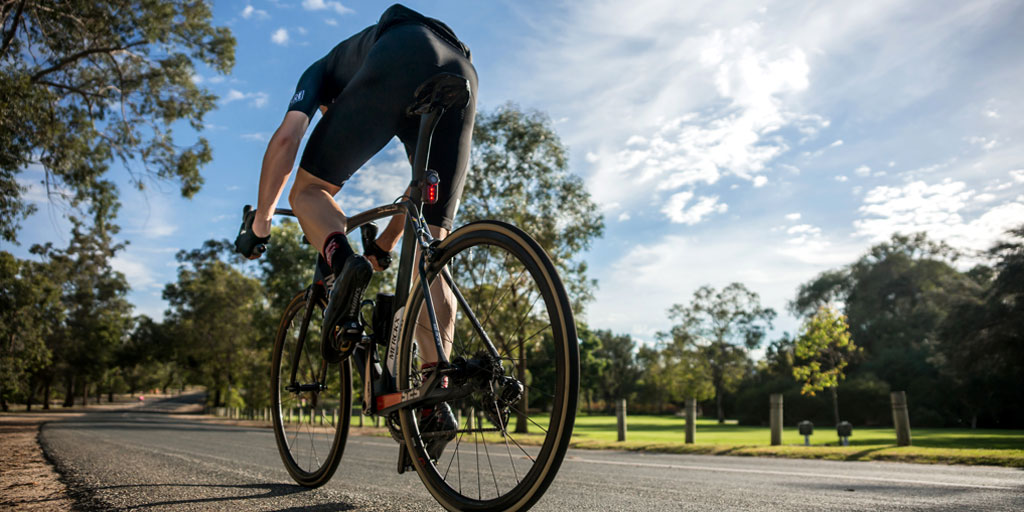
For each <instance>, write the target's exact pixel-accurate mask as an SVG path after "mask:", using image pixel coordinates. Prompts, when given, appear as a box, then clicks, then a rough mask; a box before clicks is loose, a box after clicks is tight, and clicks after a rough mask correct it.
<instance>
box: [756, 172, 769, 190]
mask: <svg viewBox="0 0 1024 512" xmlns="http://www.w3.org/2000/svg"><path fill="white" fill-rule="evenodd" d="M767 184H768V178H767V177H765V176H760V175H759V176H754V188H761V187H763V186H765V185H767Z"/></svg>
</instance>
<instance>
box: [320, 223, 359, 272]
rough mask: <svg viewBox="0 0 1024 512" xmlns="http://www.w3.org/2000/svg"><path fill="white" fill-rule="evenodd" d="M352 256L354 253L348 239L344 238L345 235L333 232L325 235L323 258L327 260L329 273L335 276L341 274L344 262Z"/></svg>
mask: <svg viewBox="0 0 1024 512" xmlns="http://www.w3.org/2000/svg"><path fill="white" fill-rule="evenodd" d="M353 254H355V251H353V250H352V246H350V245H349V244H348V238H347V237H346V236H345V233H342V232H341V231H335V232H334V233H331V234H329V235H327V241H325V242H324V258H325V259H326V260H327V266H329V267H331V271H332V272H334V275H335V276H337V275H339V274H341V267H342V266H343V265H344V264H345V260H347V259H348V257H349V256H352V255H353Z"/></svg>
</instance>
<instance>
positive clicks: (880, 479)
mask: <svg viewBox="0 0 1024 512" xmlns="http://www.w3.org/2000/svg"><path fill="white" fill-rule="evenodd" d="M565 460H566V462H583V463H587V464H607V465H612V466H635V467H644V468H660V469H680V470H696V471H717V472H719V473H753V474H759V475H780V476H803V477H810V478H831V479H834V480H866V481H870V482H885V483H894V484H921V485H934V486H937V487H962V488H968V489H996V490H1001V491H1014V490H1019V489H1020V488H1019V487H1004V486H999V485H980V484H962V483H954V482H933V481H929V480H907V479H901V478H883V477H876V476H859V475H833V474H827V473H801V472H797V471H772V470H765V469H740V468H719V467H712V466H693V465H681V464H655V463H651V462H622V461H613V460H597V459H583V458H579V457H573V458H568V457H567V458H566V459H565Z"/></svg>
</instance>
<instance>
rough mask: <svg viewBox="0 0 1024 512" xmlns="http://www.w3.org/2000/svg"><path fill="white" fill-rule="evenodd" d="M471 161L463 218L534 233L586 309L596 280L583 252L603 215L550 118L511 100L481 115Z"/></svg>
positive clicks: (576, 306)
mask: <svg viewBox="0 0 1024 512" xmlns="http://www.w3.org/2000/svg"><path fill="white" fill-rule="evenodd" d="M472 166H473V168H472V172H471V175H470V177H469V178H468V179H467V180H466V187H465V190H464V192H463V197H462V206H460V208H459V220H460V222H472V221H474V220H480V219H498V220H501V221H505V222H509V223H511V224H515V225H516V226H519V227H520V228H522V229H523V230H524V231H526V232H527V233H529V234H530V236H532V237H533V238H534V239H535V240H537V242H538V243H540V245H541V247H543V248H544V250H545V251H547V253H548V255H549V256H551V259H552V261H553V262H554V263H555V266H556V267H558V273H559V276H560V277H561V278H562V282H563V283H564V284H565V287H566V291H567V292H568V293H569V297H570V299H571V300H572V302H573V311H575V312H576V313H577V314H578V315H582V313H583V307H584V305H585V304H586V303H587V302H588V301H589V300H590V299H591V298H592V297H593V289H594V288H595V287H596V285H597V283H596V281H594V280H592V279H589V278H588V277H587V264H586V262H584V261H583V260H582V259H581V258H580V257H579V256H580V254H581V253H582V252H583V251H586V250H587V249H589V248H590V246H591V244H592V243H593V241H594V240H595V239H597V238H600V237H601V235H602V234H603V233H604V218H603V217H602V216H601V213H600V210H599V208H598V207H597V205H596V204H594V202H593V200H591V198H590V193H589V192H587V190H586V188H585V187H584V183H583V180H582V179H581V178H580V177H579V176H577V175H575V174H573V173H571V172H570V171H569V157H568V154H567V151H566V148H565V146H564V145H563V144H562V142H561V140H560V139H559V138H558V134H557V133H555V131H554V129H553V128H552V127H551V121H550V120H549V119H548V118H547V116H545V115H544V114H542V113H540V112H536V111H534V112H523V111H521V110H519V108H518V107H517V106H515V105H513V104H507V105H504V106H502V107H500V108H498V109H497V110H495V111H494V112H493V113H490V114H484V113H481V114H478V115H477V119H476V125H475V126H474V128H473V162H472Z"/></svg>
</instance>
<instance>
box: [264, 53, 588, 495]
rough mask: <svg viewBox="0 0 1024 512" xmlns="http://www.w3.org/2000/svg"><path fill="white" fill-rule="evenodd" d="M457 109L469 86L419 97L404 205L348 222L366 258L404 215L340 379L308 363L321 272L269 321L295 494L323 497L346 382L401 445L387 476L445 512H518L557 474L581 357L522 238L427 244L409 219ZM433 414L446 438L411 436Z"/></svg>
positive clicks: (431, 87)
mask: <svg viewBox="0 0 1024 512" xmlns="http://www.w3.org/2000/svg"><path fill="white" fill-rule="evenodd" d="M469 94H470V89H469V83H468V81H467V80H466V79H465V78H464V77H461V76H458V75H453V74H449V73H442V74H440V75H437V76H435V77H433V78H431V79H430V80H427V81H426V82H424V83H423V84H422V85H421V86H420V87H419V88H418V89H417V92H416V94H415V99H414V101H413V103H412V105H411V106H410V107H409V109H408V112H407V113H408V114H409V115H412V116H417V115H418V116H420V128H419V134H418V139H417V146H416V150H415V155H414V159H413V166H412V182H411V188H410V190H412V191H413V193H411V194H410V195H409V196H403V197H402V198H399V199H398V200H396V202H394V203H392V204H388V205H384V206H379V207H376V208H372V209H370V210H367V211H364V212H362V213H359V214H357V215H353V216H351V217H349V219H348V226H347V229H348V232H349V233H352V232H354V231H355V230H356V229H357V228H359V229H361V233H362V235H363V237H362V238H363V243H364V246H365V244H366V243H369V241H372V240H374V238H375V237H376V226H375V225H373V224H372V221H375V220H378V219H383V218H389V217H391V216H393V215H404V216H405V232H404V235H403V238H402V244H401V253H400V258H399V266H398V273H397V281H396V283H395V287H394V292H393V293H378V294H377V295H376V297H375V298H374V299H372V300H364V301H363V313H362V314H361V318H360V325H361V326H362V327H363V334H362V336H361V341H359V342H357V343H356V344H355V346H354V349H353V350H352V353H351V356H350V357H348V358H346V359H344V360H343V361H342V362H340V363H337V364H328V363H327V362H326V361H325V360H324V359H323V357H322V356H321V343H322V342H324V340H326V339H327V338H326V337H324V336H322V333H321V332H320V331H321V322H322V318H323V310H324V308H325V307H326V301H327V297H328V296H329V288H330V286H331V284H332V280H333V278H332V275H331V272H330V269H329V267H327V265H326V264H325V262H324V261H323V258H322V257H319V256H318V260H317V266H316V271H315V274H314V278H313V282H312V284H310V286H309V287H308V288H306V289H305V290H304V291H302V292H300V293H298V294H297V295H296V296H295V297H294V299H292V301H291V303H290V304H289V305H288V307H287V309H286V310H285V313H284V315H283V317H282V319H281V323H280V325H279V328H278V331H277V336H276V339H275V343H274V352H273V362H272V367H271V368H272V370H271V378H272V381H273V389H272V390H271V392H272V407H271V410H272V411H273V423H274V433H275V436H276V439H277V445H278V448H279V451H280V453H281V458H282V459H283V461H284V464H285V467H286V468H287V469H288V472H289V473H290V474H291V476H292V477H293V478H294V480H295V481H296V482H298V483H299V484H301V485H303V486H306V487H318V486H320V485H323V484H324V483H326V482H327V481H328V480H329V479H330V478H331V476H332V475H333V474H334V472H335V470H336V469H337V467H338V464H339V462H340V460H341V457H342V452H343V450H344V447H345V442H346V439H347V436H348V430H349V423H350V418H351V416H352V414H351V411H352V399H353V383H352V381H353V375H352V371H353V367H354V368H355V371H356V372H358V375H359V377H360V380H361V381H362V386H361V388H362V393H361V394H362V404H361V407H362V410H363V413H364V414H368V415H377V416H379V417H381V418H382V419H383V420H384V423H385V425H386V428H387V430H388V432H390V434H391V437H392V438H394V439H395V440H396V441H397V442H398V443H399V445H400V452H399V458H398V472H399V473H402V472H403V471H405V470H406V469H409V468H410V467H411V468H412V469H415V471H416V473H417V474H418V475H419V477H420V479H421V480H422V481H423V483H424V485H425V486H426V488H427V489H428V490H429V492H430V494H431V495H433V497H434V498H435V499H437V501H438V502H439V503H440V504H441V505H442V506H444V507H445V508H447V509H449V510H525V509H527V508H529V507H530V506H532V505H533V504H534V503H536V501H537V500H538V499H540V497H541V496H542V495H543V493H544V492H545V490H547V488H548V486H550V485H551V482H552V480H553V479H554V478H555V475H556V473H557V472H558V468H559V466H560V464H561V462H562V459H563V457H564V455H565V451H566V448H567V447H568V444H569V438H570V436H571V434H572V429H573V423H574V420H575V415H576V405H577V398H578V391H579V349H578V344H577V337H576V327H575V323H574V321H573V314H572V310H571V308H570V301H569V298H568V296H567V295H566V292H565V289H564V287H563V285H562V282H561V280H560V278H559V276H558V272H557V271H556V268H555V266H554V264H553V263H552V262H551V259H550V258H549V257H548V255H547V253H546V252H545V251H544V249H543V248H541V246H540V245H539V244H538V243H537V242H536V241H535V240H534V239H533V238H531V237H530V236H529V235H527V234H526V233H525V232H523V231H522V230H521V229H519V228H517V227H515V226H512V225H510V224H507V223H504V222H500V221H491V220H487V221H479V222H473V223H471V224H467V225H465V226H462V227H460V228H458V229H456V230H454V231H453V232H452V233H451V234H449V235H448V236H447V237H446V238H444V239H443V240H437V239H434V238H433V237H432V236H431V233H430V232H429V230H428V229H427V225H426V222H425V221H424V218H423V215H422V211H421V208H422V205H423V204H425V203H427V204H429V203H431V202H432V201H435V200H436V199H437V197H436V196H437V185H438V178H437V173H435V172H433V171H431V170H429V169H427V162H428V161H429V154H430V144H431V139H432V136H433V131H434V128H435V127H436V126H437V124H438V121H439V120H440V119H441V116H443V115H444V113H445V112H446V111H452V110H456V109H462V108H464V107H465V105H466V104H467V103H468V100H469ZM275 213H276V214H282V215H292V213H291V211H289V210H287V209H278V210H277V211H276V212H275ZM371 226H372V227H371ZM432 287H435V288H444V287H447V289H448V290H450V291H449V292H448V293H447V294H444V293H442V294H439V293H437V292H434V293H431V292H430V291H429V290H431V289H432ZM438 297H442V298H444V297H447V298H449V299H453V303H452V304H448V305H446V306H440V307H447V308H449V309H447V310H446V311H449V312H450V314H452V315H454V316H455V320H454V331H453V332H452V333H451V334H450V338H451V339H450V340H449V339H444V340H443V339H442V331H445V330H446V329H444V326H443V325H439V322H438V315H437V312H438V307H439V306H438V305H437V304H435V301H436V300H438ZM367 311H371V313H370V317H371V320H370V321H366V320H365V315H366V312H367ZM448 325H450V324H448ZM417 338H419V339H417ZM423 338H427V339H423ZM421 343H427V344H429V346H431V347H433V350H432V351H431V352H436V354H438V356H437V360H438V361H437V365H436V367H433V368H426V369H425V366H426V367H429V366H430V365H425V364H424V363H425V362H426V361H425V359H424V356H423V355H422V354H421V351H422V349H421V348H420V344H421ZM446 344H450V352H449V351H446V350H445V345H446ZM442 403H447V404H448V405H449V406H450V407H451V409H452V410H453V411H454V413H455V415H456V417H457V427H456V428H455V429H454V430H452V429H449V430H442V431H430V429H424V431H421V430H420V428H421V425H420V422H421V413H420V411H421V410H423V409H425V408H431V407H434V406H440V404H442ZM334 411H340V414H335V412H334ZM438 436H444V437H445V438H450V439H451V440H450V441H449V442H448V444H447V446H445V448H444V451H443V452H441V453H440V454H437V453H435V455H436V456H435V457H431V456H430V454H429V453H428V451H427V445H428V444H429V443H430V441H431V440H435V439H436V438H437V437H438Z"/></svg>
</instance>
